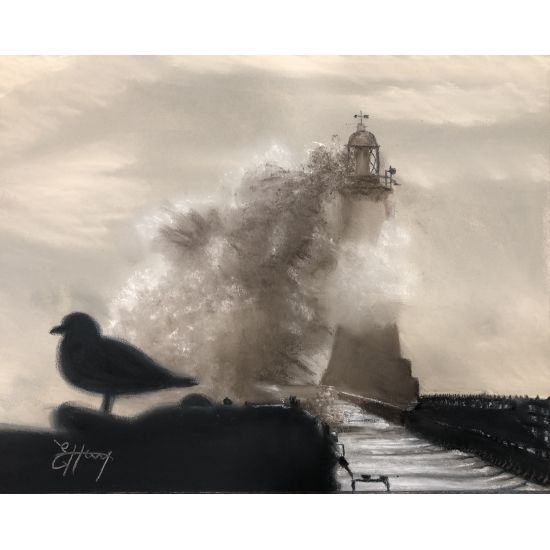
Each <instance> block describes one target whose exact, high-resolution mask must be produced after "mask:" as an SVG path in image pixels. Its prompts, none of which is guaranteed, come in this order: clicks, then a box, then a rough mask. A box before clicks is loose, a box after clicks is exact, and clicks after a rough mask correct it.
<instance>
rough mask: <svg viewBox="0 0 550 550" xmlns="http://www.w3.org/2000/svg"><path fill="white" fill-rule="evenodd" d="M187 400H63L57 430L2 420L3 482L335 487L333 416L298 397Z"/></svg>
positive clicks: (168, 488) (53, 488) (149, 488)
mask: <svg viewBox="0 0 550 550" xmlns="http://www.w3.org/2000/svg"><path fill="white" fill-rule="evenodd" d="M188 399H189V398H188ZM182 405H183V406H178V407H173V406H171V407H159V408H157V409H154V410H152V411H150V412H147V413H145V414H143V415H140V416H138V417H137V418H135V419H128V418H123V417H116V416H111V415H105V414H102V413H98V412H96V411H92V410H89V409H83V408H80V407H75V406H72V405H62V406H61V407H59V409H58V410H57V411H56V413H55V424H56V426H57V429H56V430H53V431H22V430H17V429H4V430H2V431H1V432H0V448H1V449H2V450H1V452H0V492H4V493H12V492H15V493H88V492H100V493H104V492H330V491H334V490H336V489H337V485H336V480H335V472H334V470H335V467H336V460H337V459H336V455H335V446H334V441H333V438H332V436H331V434H330V431H329V429H328V426H326V425H325V424H323V423H322V422H320V421H319V420H318V419H317V418H315V417H314V416H312V415H310V414H308V413H307V412H305V411H304V410H303V409H302V408H300V407H299V406H297V405H296V404H290V405H272V406H266V405H245V406H235V405H232V404H227V405H221V404H212V403H209V402H208V400H206V399H203V400H201V399H198V400H197V399H196V400H195V401H193V400H191V401H189V400H187V401H184V402H183V403H182Z"/></svg>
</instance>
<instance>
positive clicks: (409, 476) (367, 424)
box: [331, 400, 550, 493]
mask: <svg viewBox="0 0 550 550" xmlns="http://www.w3.org/2000/svg"><path fill="white" fill-rule="evenodd" d="M331 408H332V409H333V411H332V412H333V415H334V417H335V418H339V422H338V425H337V426H333V428H334V429H335V430H336V431H337V433H338V440H339V442H340V443H342V444H343V445H344V448H345V455H346V459H347V461H348V462H349V464H350V466H349V467H350V469H351V471H352V472H353V474H354V477H355V478H359V477H361V475H363V474H364V475H371V476H372V477H374V478H375V477H377V476H379V475H385V476H388V481H389V486H390V491H391V492H409V491H410V492H428V493H429V492H468V493H472V492H504V493H515V492H539V491H543V492H549V491H550V488H548V487H544V486H542V485H537V484H535V483H531V482H528V481H526V480H524V479H523V478H521V477H518V476H516V475H513V474H510V473H507V472H504V471H503V470H501V469H500V468H497V467H496V466H491V465H489V464H487V463H486V462H484V461H483V460H481V459H480V458H478V457H476V456H474V455H471V454H467V453H463V452H461V451H457V450H447V449H443V448H442V447H438V446H437V445H433V444H431V443H430V442H428V441H426V440H424V439H422V438H420V437H416V436H415V435H413V434H412V433H410V432H409V431H408V430H406V429H405V428H404V427H403V426H400V425H398V424H394V423H391V422H388V421H386V420H384V419H382V418H380V417H377V416H375V415H372V414H369V413H367V412H365V411H363V410H362V409H361V408H360V407H358V406H357V405H354V404H352V403H349V402H346V401H343V400H335V401H334V403H333V404H332V405H331ZM337 479H338V482H339V484H340V490H341V491H344V492H346V491H351V478H350V476H349V474H348V473H347V472H346V471H345V470H344V469H342V468H339V469H338V473H337ZM356 492H386V487H385V486H384V484H383V483H356Z"/></svg>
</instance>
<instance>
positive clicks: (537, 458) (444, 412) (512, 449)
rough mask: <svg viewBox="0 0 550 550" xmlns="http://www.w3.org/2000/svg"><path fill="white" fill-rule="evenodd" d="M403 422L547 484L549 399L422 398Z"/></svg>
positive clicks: (449, 445)
mask: <svg viewBox="0 0 550 550" xmlns="http://www.w3.org/2000/svg"><path fill="white" fill-rule="evenodd" d="M405 426H406V427H407V428H408V429H409V430H411V431H413V432H415V433H417V434H420V435H422V436H424V437H425V438H427V439H429V440H431V441H433V442H435V443H437V444H439V445H441V446H444V447H447V448H453V449H459V450H462V451H466V452H471V453H475V454H477V455H478V456H480V457H481V458H483V459H484V460H485V461H487V462H489V463H491V464H494V465H496V466H499V467H500V468H502V469H503V470H506V471H508V472H511V473H514V474H517V475H520V476H522V477H524V478H525V479H528V480H531V481H535V482H537V483H541V484H549V483H550V399H540V398H529V397H511V396H509V397H505V396H491V395H433V396H423V397H421V398H420V399H419V403H418V405H417V406H416V407H415V408H414V409H413V410H412V411H409V412H406V413H405Z"/></svg>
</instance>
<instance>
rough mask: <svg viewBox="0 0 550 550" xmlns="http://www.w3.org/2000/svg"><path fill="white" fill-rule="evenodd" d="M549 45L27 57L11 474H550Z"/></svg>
mask: <svg viewBox="0 0 550 550" xmlns="http://www.w3.org/2000/svg"><path fill="white" fill-rule="evenodd" d="M549 179H550V58H548V57H528V56H523V57H481V56H471V57H459V56H448V57H405V56H398V57H373V56H343V57H332V56H328V57H298V56H295V57H292V56H287V57H260V56H250V57H244V56H243V57H238V56H237V57H223V56H221V57H209V56H188V57H187V56H183V57H168V56H166V57H163V56H162V57H154V56H142V57H140V56H137V57H130V56H128V57H109V56H102V57H86V56H83V57H48V56H46V57H33V56H27V57H7V56H6V57H0V283H1V284H0V424H1V425H0V492H3V493H92V492H93V493H113V492H145V493H153V492H155V493H156V492H262V493H263V492H277V493H280V492H284V493H302V492H317V493H336V492H344V493H365V492H366V493H371V492H377V493H399V492H415V493H416V492H430V493H433V492H504V493H510V492H545V491H549V490H550V397H549V396H550V300H549V298H550V209H549V206H548V182H549Z"/></svg>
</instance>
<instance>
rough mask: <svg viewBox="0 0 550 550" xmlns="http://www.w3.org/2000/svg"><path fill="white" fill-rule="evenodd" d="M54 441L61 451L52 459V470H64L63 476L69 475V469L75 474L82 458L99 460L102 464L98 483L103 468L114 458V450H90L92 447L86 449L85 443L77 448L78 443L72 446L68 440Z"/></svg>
mask: <svg viewBox="0 0 550 550" xmlns="http://www.w3.org/2000/svg"><path fill="white" fill-rule="evenodd" d="M54 442H55V443H56V445H57V446H58V447H59V448H60V449H61V452H59V453H57V454H56V455H55V456H54V458H53V460H52V470H62V471H63V477H65V476H66V475H67V472H68V471H69V470H71V472H72V474H73V475H74V474H75V472H76V468H77V467H78V463H79V462H80V460H81V459H82V458H84V459H90V460H97V461H99V463H100V465H101V467H100V470H99V473H98V474H97V477H96V478H95V480H96V483H97V482H98V481H99V479H100V478H101V474H103V470H105V466H107V464H108V462H109V461H111V460H114V459H113V451H108V452H98V451H90V449H86V445H85V444H84V443H83V444H82V445H81V446H80V447H79V448H77V445H76V443H73V445H72V448H70V447H71V443H69V442H68V441H63V443H60V442H59V441H57V439H54Z"/></svg>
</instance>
